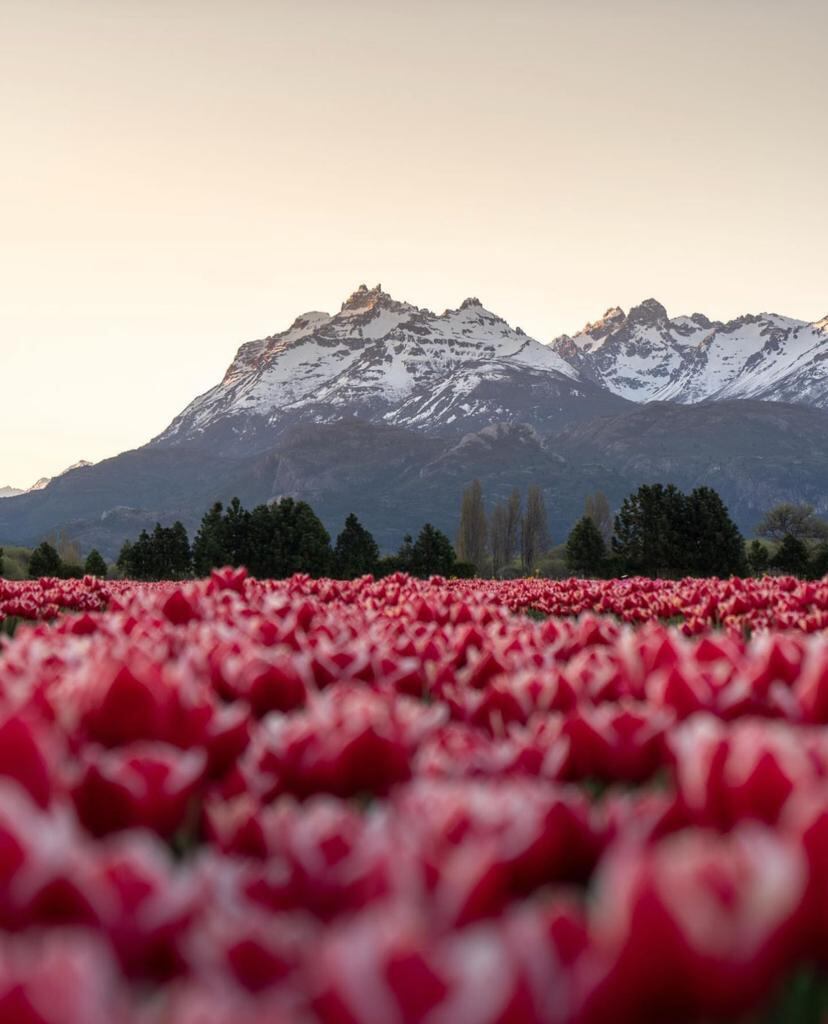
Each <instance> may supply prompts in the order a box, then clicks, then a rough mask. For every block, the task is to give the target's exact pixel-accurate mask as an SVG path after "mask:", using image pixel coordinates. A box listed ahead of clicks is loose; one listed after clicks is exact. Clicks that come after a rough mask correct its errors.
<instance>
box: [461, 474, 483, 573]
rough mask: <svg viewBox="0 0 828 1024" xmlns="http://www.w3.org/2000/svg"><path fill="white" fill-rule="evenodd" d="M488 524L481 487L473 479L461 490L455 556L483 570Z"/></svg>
mask: <svg viewBox="0 0 828 1024" xmlns="http://www.w3.org/2000/svg"><path fill="white" fill-rule="evenodd" d="M488 532H489V531H488V524H487V522H486V508H485V506H484V504H483V489H482V487H481V486H480V481H479V480H474V481H472V483H471V484H470V485H469V486H468V487H467V488H466V489H465V491H464V492H463V501H462V504H461V507H460V530H459V533H458V536H457V557H458V558H459V560H460V561H461V562H469V563H471V564H472V565H473V566H475V568H476V569H477V572H478V573H481V572H483V570H484V567H485V564H486V560H487V558H486V556H487V551H488Z"/></svg>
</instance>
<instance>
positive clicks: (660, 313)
mask: <svg viewBox="0 0 828 1024" xmlns="http://www.w3.org/2000/svg"><path fill="white" fill-rule="evenodd" d="M627 319H628V320H629V321H630V323H634V324H654V323H657V322H658V321H659V320H666V319H667V310H666V309H665V308H664V306H662V305H661V303H660V302H658V301H657V300H656V299H645V300H644V301H643V302H642V303H641V304H640V305H638V306H633V308H632V309H631V310H630V312H629V314H628V316H627Z"/></svg>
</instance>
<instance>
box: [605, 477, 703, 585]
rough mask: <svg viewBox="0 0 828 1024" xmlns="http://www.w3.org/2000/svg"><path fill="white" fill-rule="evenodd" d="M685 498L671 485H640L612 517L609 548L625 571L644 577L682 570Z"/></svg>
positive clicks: (683, 560) (679, 572)
mask: <svg viewBox="0 0 828 1024" xmlns="http://www.w3.org/2000/svg"><path fill="white" fill-rule="evenodd" d="M685 525H686V524H685V497H684V495H683V494H682V493H681V491H679V490H678V488H676V487H674V486H673V485H672V484H668V485H667V486H666V487H665V486H664V485H663V484H643V485H642V486H641V487H639V488H638V490H637V491H636V492H635V493H634V494H631V495H629V497H627V498H625V499H624V502H623V504H622V505H621V508H620V509H619V511H618V515H617V516H616V517H615V533H614V536H613V538H612V549H613V551H614V552H615V554H616V555H617V556H618V558H619V561H620V562H621V565H622V566H623V568H624V570H625V571H626V572H629V573H636V574H639V575H643V576H654V577H658V576H664V575H679V574H681V572H683V571H684V564H685V562H686V555H685V554H684V552H683V536H682V535H683V532H684V529H685Z"/></svg>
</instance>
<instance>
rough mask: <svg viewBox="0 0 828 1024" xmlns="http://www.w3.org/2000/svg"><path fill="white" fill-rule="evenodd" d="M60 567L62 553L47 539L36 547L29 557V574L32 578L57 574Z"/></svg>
mask: <svg viewBox="0 0 828 1024" xmlns="http://www.w3.org/2000/svg"><path fill="white" fill-rule="evenodd" d="M60 568H61V561H60V555H59V554H58V553H57V551H56V550H55V549H54V548H53V547H52V545H51V544H50V543H49V542H48V541H45V540H44V541H43V543H42V544H39V545H38V546H37V547H36V548H35V549H34V551H33V552H32V556H31V558H30V559H29V576H30V577H31V579H39V578H40V577H42V576H57V575H58V573H59V572H60Z"/></svg>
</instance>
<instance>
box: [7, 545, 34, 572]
mask: <svg viewBox="0 0 828 1024" xmlns="http://www.w3.org/2000/svg"><path fill="white" fill-rule="evenodd" d="M31 557H32V552H31V549H30V548H21V547H16V546H11V545H8V544H7V545H5V546H4V548H3V568H2V575H3V577H4V578H5V579H8V580H24V579H26V578H27V577H28V575H29V561H30V559H31Z"/></svg>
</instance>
